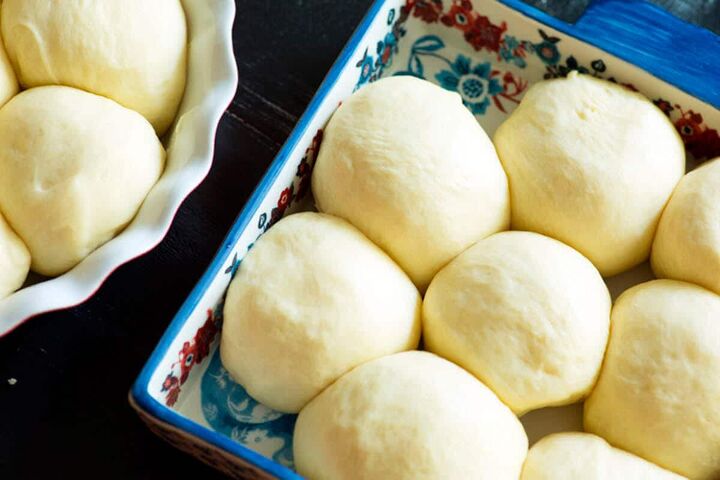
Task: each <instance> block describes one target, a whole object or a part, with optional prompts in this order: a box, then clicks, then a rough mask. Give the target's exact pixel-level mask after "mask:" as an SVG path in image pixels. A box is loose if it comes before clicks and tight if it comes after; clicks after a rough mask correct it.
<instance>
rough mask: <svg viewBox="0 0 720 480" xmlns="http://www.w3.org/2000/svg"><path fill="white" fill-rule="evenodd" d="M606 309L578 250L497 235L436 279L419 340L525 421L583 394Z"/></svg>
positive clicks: (604, 334) (603, 341) (601, 343)
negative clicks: (526, 415)
mask: <svg viewBox="0 0 720 480" xmlns="http://www.w3.org/2000/svg"><path fill="white" fill-rule="evenodd" d="M610 306H611V304H610V293H609V292H608V289H607V287H606V285H605V283H604V282H603V279H602V277H601V276H600V273H598V271H597V270H596V269H595V267H594V266H593V265H592V263H590V261H589V260H587V259H586V258H585V257H583V256H582V255H581V254H580V253H578V252H577V251H576V250H573V249H572V248H570V247H568V246H567V245H565V244H563V243H560V242H558V241H557V240H553V239H551V238H548V237H545V236H542V235H539V234H537V233H529V232H502V233H497V234H495V235H492V236H490V237H488V238H486V239H484V240H481V241H480V242H478V243H477V244H475V245H474V246H472V247H471V248H469V249H468V250H466V251H465V252H463V253H462V254H460V255H459V256H458V257H457V258H455V259H454V260H453V261H452V262H450V263H449V264H448V265H447V266H446V267H445V268H443V269H442V270H441V271H440V273H438V275H437V276H436V277H435V279H434V280H433V282H432V283H431V284H430V288H429V289H428V291H427V294H426V295H425V301H424V304H423V338H424V342H425V346H426V348H427V349H428V350H430V351H432V352H435V353H437V354H438V355H441V356H443V357H445V358H447V359H449V360H452V361H453V362H455V363H457V364H459V365H460V366H462V367H463V368H465V369H467V370H468V371H470V372H471V373H473V374H474V375H475V376H477V377H478V378H479V379H480V380H482V381H483V382H484V383H485V384H486V385H487V386H489V387H490V388H491V389H492V390H493V391H494V392H495V393H496V394H497V395H498V397H500V399H501V400H502V401H503V402H505V404H507V405H508V406H509V407H510V408H512V409H513V410H514V411H515V412H516V413H518V414H522V413H525V412H527V411H529V410H535V409H538V408H542V407H546V406H556V405H566V404H570V403H574V402H576V401H577V400H579V399H581V398H583V397H585V396H586V395H587V394H588V393H589V391H590V389H591V388H592V387H593V385H594V384H595V381H596V379H597V376H598V374H599V372H600V366H601V364H602V359H603V355H604V353H605V347H606V345H607V339H608V335H609V331H610Z"/></svg>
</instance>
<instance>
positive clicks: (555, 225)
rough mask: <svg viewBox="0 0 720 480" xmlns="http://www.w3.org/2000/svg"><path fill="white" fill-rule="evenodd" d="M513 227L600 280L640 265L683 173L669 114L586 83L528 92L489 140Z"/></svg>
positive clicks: (623, 92) (620, 90) (583, 78)
mask: <svg viewBox="0 0 720 480" xmlns="http://www.w3.org/2000/svg"><path fill="white" fill-rule="evenodd" d="M495 146H496V147H497V150H498V154H499V155H500V160H501V161H502V163H503V166H504V167H505V171H506V172H507V175H508V178H509V180H510V196H511V205H512V226H513V229H514V230H530V231H533V232H538V233H542V234H544V235H548V236H550V237H553V238H557V239H558V240H560V241H562V242H564V243H567V244H568V245H570V246H571V247H573V248H575V249H577V250H578V251H580V253H582V254H583V255H585V256H586V257H587V258H589V259H590V261H592V262H593V264H595V266H596V267H597V268H598V269H599V270H600V273H601V274H602V275H603V276H611V275H615V274H618V273H620V272H622V271H625V270H628V269H630V268H631V267H633V266H635V265H637V264H639V263H642V262H643V261H645V260H646V259H647V258H648V256H649V255H650V247H651V245H652V240H653V236H654V234H655V229H656V227H657V223H658V220H659V219H660V214H661V213H662V210H663V208H664V207H665V204H666V203H667V201H668V199H669V198H670V195H671V193H672V191H673V189H674V188H675V185H677V183H678V181H680V178H681V177H682V176H683V174H684V173H685V149H684V146H683V143H682V140H681V139H680V136H679V135H678V133H677V131H676V130H675V127H674V126H673V125H672V123H671V122H670V121H669V120H668V118H667V117H666V116H665V114H663V113H662V111H660V109H658V108H657V107H655V105H653V104H652V102H650V101H649V100H648V99H647V98H645V97H644V96H642V95H640V94H639V93H635V92H632V91H630V90H628V89H626V88H625V87H622V86H620V85H616V84H614V83H611V82H608V81H605V80H600V79H597V78H594V77H591V76H588V75H578V74H577V73H576V72H572V73H570V75H569V76H568V78H562V79H556V80H549V81H546V82H540V83H538V84H536V85H534V86H533V87H532V88H531V89H530V90H529V91H528V92H527V94H526V95H525V98H524V99H523V101H522V103H521V104H520V106H519V107H518V108H517V110H515V112H513V114H512V115H511V116H510V117H509V118H508V119H507V120H506V121H505V123H503V124H502V125H501V126H500V128H499V129H498V131H497V133H496V135H495Z"/></svg>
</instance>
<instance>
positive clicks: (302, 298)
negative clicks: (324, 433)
mask: <svg viewBox="0 0 720 480" xmlns="http://www.w3.org/2000/svg"><path fill="white" fill-rule="evenodd" d="M420 310H421V300H420V295H419V293H418V291H417V289H416V288H415V286H414V285H413V283H412V282H411V281H410V279H409V278H408V277H407V275H405V273H404V272H403V271H402V270H401V269H400V267H398V266H397V265H396V264H395V263H394V262H393V261H392V260H391V259H390V258H389V257H388V256H387V255H386V254H385V253H384V252H383V251H382V250H380V249H379V248H378V247H377V246H375V245H374V244H373V243H372V242H370V241H369V240H368V239H367V238H366V237H365V236H364V235H363V234H362V233H360V231H358V230H357V229H356V228H355V227H353V226H352V225H350V224H349V223H347V222H346V221H344V220H342V219H339V218H336V217H332V216H329V215H324V214H320V213H311V212H306V213H298V214H294V215H290V216H288V217H286V218H284V219H283V220H281V221H279V222H278V223H277V224H276V225H275V226H273V227H272V228H271V229H270V230H269V231H268V232H267V233H266V234H265V235H263V236H262V237H261V238H260V239H259V240H258V241H257V242H256V243H255V245H254V246H253V248H252V250H250V252H248V254H247V256H246V257H245V258H244V259H243V261H242V264H241V265H240V268H239V269H238V273H237V276H236V277H235V279H234V280H233V282H232V284H231V285H230V289H229V290H228V294H227V299H226V301H225V314H224V326H223V332H222V337H221V344H220V353H221V356H222V361H223V365H224V366H225V368H226V369H227V370H228V372H229V373H230V374H231V376H232V377H233V378H234V379H235V380H236V381H237V382H238V383H240V384H242V385H243V386H244V387H245V389H246V390H247V391H248V393H249V394H250V395H251V396H252V397H253V398H255V399H257V400H258V401H260V402H261V403H263V404H265V405H267V406H269V407H271V408H274V409H276V410H280V411H283V412H298V411H299V410H300V409H301V408H302V407H303V406H304V405H305V404H306V403H307V402H308V401H310V400H311V399H312V398H313V397H314V396H315V395H317V394H318V393H320V392H321V391H322V390H323V389H324V388H325V387H327V386H328V385H329V384H330V383H332V382H334V381H335V380H336V379H337V378H338V377H339V376H340V375H342V374H343V373H345V372H347V371H348V370H350V369H351V368H353V367H355V366H356V365H359V364H360V363H363V362H366V361H368V360H372V359H374V358H377V357H381V356H384V355H388V354H391V353H395V352H399V351H403V350H410V349H414V348H417V345H418V341H419V339H420Z"/></svg>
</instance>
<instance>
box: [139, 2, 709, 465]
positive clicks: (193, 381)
mask: <svg viewBox="0 0 720 480" xmlns="http://www.w3.org/2000/svg"><path fill="white" fill-rule="evenodd" d="M572 70H580V71H582V72H586V73H589V74H592V75H596V76H599V77H603V78H608V79H612V80H614V81H616V82H618V83H622V84H624V85H626V86H628V88H633V89H637V90H639V91H641V92H643V93H644V94H646V95H647V96H648V97H649V98H651V99H652V100H653V101H655V103H656V104H657V105H658V106H659V107H660V108H661V109H662V110H663V111H665V113H666V114H667V115H669V117H670V118H671V119H672V121H673V123H674V124H675V125H676V127H677V129H678V130H679V132H680V134H681V135H682V137H683V139H684V141H685V145H686V147H687V151H688V154H689V158H690V162H689V163H690V165H691V166H694V165H696V164H697V163H698V162H701V161H702V160H704V159H707V158H711V157H714V156H718V155H720V134H719V133H718V128H720V112H718V110H717V107H718V106H719V105H720V40H719V38H718V36H716V35H714V34H712V33H711V32H709V31H707V30H703V29H701V28H698V27H695V26H692V25H690V24H687V23H685V22H683V21H681V20H679V19H677V18H675V17H673V16H671V15H670V14H668V13H667V12H665V11H663V10H661V9H659V8H657V7H655V6H653V5H651V4H649V3H645V2H642V1H625V0H603V1H595V2H593V3H591V6H590V7H589V9H588V10H587V11H586V12H585V13H584V15H583V16H582V17H581V18H580V19H579V20H578V21H577V22H576V23H575V24H568V23H565V22H563V21H560V20H557V19H555V18H553V17H551V16H549V15H546V14H545V13H543V12H541V11H539V10H536V9H534V8H533V7H530V6H528V5H526V4H524V3H522V2H521V1H520V0H501V1H493V0H473V1H467V0H462V1H461V0H455V1H453V0H409V1H407V2H406V1H403V0H380V1H377V2H375V3H374V4H373V5H372V7H371V9H370V12H369V13H368V15H367V16H366V17H365V19H364V20H363V21H362V23H361V25H360V26H359V28H358V30H357V31H356V32H355V34H354V35H353V36H352V38H351V40H350V42H349V44H348V46H347V47H346V48H345V50H344V51H343V52H342V54H341V55H340V58H339V59H338V61H337V62H336V63H335V65H334V66H333V67H332V70H331V71H330V73H329V74H328V76H327V78H326V80H325V82H324V83H323V85H322V86H321V87H320V90H319V91H318V93H317V95H316V96H315V98H314V99H313V100H312V102H311V104H310V106H309V107H308V110H307V112H306V113H305V115H304V116H303V117H302V119H301V120H300V122H299V123H298V126H297V128H296V129H295V131H294V132H293V133H292V135H291V136H290V138H289V140H288V141H287V143H286V144H285V146H284V147H283V149H282V150H281V151H280V153H279V155H278V156H277V158H276V159H275V161H274V162H273V164H272V166H271V167H270V169H269V170H268V172H267V174H266V175H265V177H264V179H263V180H262V182H261V183H260V185H259V186H258V187H257V189H256V190H255V193H254V194H253V195H252V197H251V198H250V200H249V201H248V203H247V205H246V206H245V208H244V209H243V210H242V213H241V214H240V216H239V218H238V220H237V222H236V223H235V225H234V226H233V228H232V230H231V232H230V234H229V235H228V237H227V239H226V240H225V243H224V244H223V246H222V248H221V250H220V251H219V252H218V254H217V256H216V257H215V259H214V261H213V262H212V264H211V265H210V268H209V269H208V271H207V272H206V273H205V275H204V276H203V277H202V279H201V280H200V282H199V283H198V285H197V287H196V288H195V290H194V291H193V292H192V293H191V295H190V297H189V298H188V299H187V301H186V303H185V304H184V306H183V307H182V309H181V310H180V312H179V313H178V315H177V316H176V317H175V319H174V320H173V322H172V324H171V325H170V327H169V328H168V330H167V332H166V333H165V335H164V336H163V338H162V340H161V341H160V343H159V345H158V346H157V348H156V350H155V352H154V353H153V354H152V357H151V358H150V359H149V360H148V362H147V365H146V366H145V368H144V369H143V371H142V373H141V374H140V377H139V378H138V380H137V382H136V383H135V385H134V387H133V389H132V392H131V396H130V401H131V403H132V405H133V406H134V407H135V408H136V409H137V411H138V412H139V414H140V416H141V417H142V418H143V419H144V420H145V421H146V422H147V424H148V425H149V426H150V428H152V429H153V431H155V432H156V433H157V434H159V435H160V436H162V437H163V438H165V439H166V440H167V441H169V442H170V443H172V444H174V445H176V446H177V447H178V448H181V449H183V450H185V451H187V452H189V453H191V454H193V455H195V456H196V457H198V458H199V459H201V460H203V461H205V462H207V463H209V464H211V465H213V466H214V467H216V468H218V469H220V470H222V471H224V472H226V473H228V474H230V475H233V476H236V477H239V478H283V479H293V478H300V477H299V476H298V475H297V474H296V473H295V472H294V471H293V457H292V429H293V425H294V421H295V417H294V416H292V415H283V414H280V413H277V412H274V411H272V410H270V409H268V408H266V407H265V406H263V405H261V404H258V403H257V402H256V401H254V400H253V399H252V398H250V397H249V396H248V395H247V394H246V393H245V390H244V389H243V388H242V387H241V386H240V385H237V384H235V383H234V382H233V381H232V380H231V379H230V377H229V376H228V374H227V372H226V371H225V370H224V369H223V367H222V365H221V362H220V359H219V355H218V350H217V345H218V338H219V333H220V330H221V328H222V306H223V297H224V293H225V290H226V288H227V286H228V284H229V282H230V280H231V279H232V277H233V275H234V273H235V272H236V270H237V268H238V266H239V264H240V262H241V261H242V259H243V256H244V255H245V254H246V252H247V251H248V249H249V248H250V247H251V246H252V244H253V242H255V240H256V239H257V238H258V237H259V236H260V235H262V234H263V233H264V232H265V231H267V230H268V229H269V228H271V227H272V225H273V224H274V223H276V222H277V221H278V219H280V218H282V217H283V216H284V215H287V214H288V213H292V212H295V211H298V210H304V209H309V208H311V207H312V198H311V192H310V176H311V173H312V168H313V162H314V160H315V157H316V155H317V152H318V149H319V148H320V145H321V142H322V129H323V127H324V125H325V123H326V122H327V120H328V119H329V117H330V115H331V114H332V113H333V111H334V109H335V107H336V106H337V105H338V103H339V102H341V101H342V100H343V99H344V98H346V97H347V96H348V95H350V94H351V93H352V92H353V91H354V90H356V89H358V88H362V86H363V85H365V84H367V83H368V82H372V81H374V80H376V79H378V78H381V77H387V76H390V75H396V74H405V75H415V76H419V77H422V78H425V79H427V80H430V81H432V82H435V83H438V84H440V85H442V86H443V87H445V88H447V89H449V90H455V91H458V92H459V93H460V95H461V96H462V98H463V100H464V103H465V105H466V106H467V108H469V109H470V110H471V111H472V112H473V113H474V114H475V115H476V117H477V120H478V121H479V122H480V124H482V126H483V127H484V128H485V129H486V130H487V131H488V133H489V134H492V133H493V132H494V131H495V129H496V128H497V126H498V125H499V124H500V123H501V122H502V121H503V120H504V119H505V118H506V117H507V115H508V114H509V113H510V112H512V110H513V109H514V108H515V107H516V106H517V104H518V102H519V101H520V100H521V98H522V97H523V94H524V93H525V92H526V91H527V89H528V87H529V86H530V85H531V84H533V83H534V82H537V81H539V80H542V79H544V78H551V77H558V76H564V75H566V74H567V73H568V72H569V71H572ZM450 128H451V126H450ZM650 277H651V273H650V269H649V267H648V266H647V265H643V266H640V267H638V268H637V269H635V270H633V271H631V272H628V273H626V274H623V275H621V276H619V277H615V278H612V279H609V280H608V284H609V286H610V289H611V291H612V293H613V295H617V294H618V293H619V292H621V291H623V290H625V289H626V288H627V287H629V286H630V285H633V284H636V283H639V282H641V281H645V280H647V279H649V278H650ZM522 421H523V423H524V425H525V427H526V429H527V430H528V435H529V437H530V440H531V442H533V441H535V440H537V439H538V438H540V437H542V436H544V435H545V434H547V433H550V432H557V431H564V430H575V429H579V428H580V426H581V405H580V404H577V405H573V406H569V407H563V408H553V409H544V410H540V411H537V412H532V413H530V414H528V415H526V416H525V417H523V418H522Z"/></svg>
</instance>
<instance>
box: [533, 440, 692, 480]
mask: <svg viewBox="0 0 720 480" xmlns="http://www.w3.org/2000/svg"><path fill="white" fill-rule="evenodd" d="M682 478H684V477H681V476H679V475H676V474H674V473H672V472H669V471H667V470H664V469H662V468H660V467H658V466H657V465H654V464H652V463H650V462H648V461H646V460H643V459H642V458H640V457H636V456H635V455H632V454H630V453H627V452H624V451H622V450H618V449H617V448H613V447H611V446H610V444H608V443H607V442H606V441H605V440H603V439H602V438H600V437H596V436H595V435H591V434H589V433H558V434H554V435H550V436H548V437H545V438H543V439H542V440H540V441H539V442H538V443H536V444H535V445H533V447H532V448H531V449H530V451H529V452H528V456H527V460H526V461H525V467H524V468H523V474H522V477H521V480H579V479H582V480H612V479H622V480H681V479H682Z"/></svg>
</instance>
